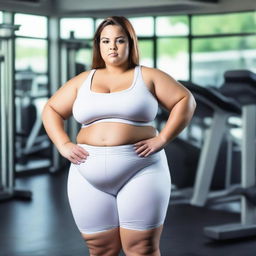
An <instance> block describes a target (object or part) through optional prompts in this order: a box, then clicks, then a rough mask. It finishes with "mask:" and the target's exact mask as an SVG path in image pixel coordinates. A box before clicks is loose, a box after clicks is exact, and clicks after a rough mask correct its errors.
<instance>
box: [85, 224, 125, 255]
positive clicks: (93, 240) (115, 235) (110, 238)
mask: <svg viewBox="0 0 256 256" xmlns="http://www.w3.org/2000/svg"><path fill="white" fill-rule="evenodd" d="M82 237H83V238H84V240H85V242H86V245H87V246H88V249H89V252H90V255H91V256H94V255H95V256H96V255H97V256H118V254H119V252H120V250H121V247H122V246H121V240H120V235H119V228H115V229H111V230H108V231H103V232H99V233H95V234H82Z"/></svg>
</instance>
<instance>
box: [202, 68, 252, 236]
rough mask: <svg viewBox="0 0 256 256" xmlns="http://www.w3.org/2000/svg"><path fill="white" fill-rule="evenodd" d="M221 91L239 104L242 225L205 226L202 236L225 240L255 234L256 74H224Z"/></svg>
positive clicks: (241, 71) (236, 71)
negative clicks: (240, 119) (240, 110)
mask: <svg viewBox="0 0 256 256" xmlns="http://www.w3.org/2000/svg"><path fill="white" fill-rule="evenodd" d="M224 78H225V82H224V84H223V86H222V87H221V88H220V90H221V92H222V93H223V94H224V95H226V96H228V97H233V98H235V99H236V100H237V101H239V103H240V104H241V105H242V132H243V137H242V165H241V178H242V182H241V183H242V184H241V185H242V188H241V189H240V190H239V189H238V190H237V191H235V193H238V192H240V193H241V223H235V224H226V225H220V226H212V227H205V228H204V232H205V235H206V236H208V237H210V238H213V239H216V240H225V239H233V238H241V237H248V236H252V235H256V205H255V196H256V174H255V168H256V164H255V158H256V74H254V73H253V72H251V71H248V70H230V71H227V72H225V74H224Z"/></svg>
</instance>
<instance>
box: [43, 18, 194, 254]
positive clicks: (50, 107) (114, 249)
mask: <svg viewBox="0 0 256 256" xmlns="http://www.w3.org/2000/svg"><path fill="white" fill-rule="evenodd" d="M93 44H94V47H93V62H92V69H91V70H89V71H85V72H82V73H81V74H79V75H77V76H75V77H74V78H72V79H71V80H69V81H68V82H66V83H65V84H64V85H63V86H62V87H61V88H60V89H59V90H58V91H57V92H56V93H55V94H54V95H53V96H52V97H51V98H50V99H49V101H48V102H47V104H46V106H45V108H44V111H43V115H42V117H43V123H44V126H45V129H46V131H47V133H48V135H49V137H50V138H51V140H52V141H53V143H54V144H55V145H56V147H57V149H58V150H59V152H60V153H61V155H62V156H64V157H66V158H67V159H69V160H70V161H71V166H70V169H69V176H68V198H69V203H70V207H71V210H72V213H73V217H74V220H75V223H76V225H77V227H78V229H79V231H80V232H81V234H82V236H83V238H84V239H85V241H86V244H87V246H88V248H89V251H90V255H91V256H96V255H97V256H100V255H104V256H117V255H118V253H119V252H120V250H121V248H123V251H124V253H125V255H127V256H135V255H136V256H139V255H150V256H158V255H160V250H159V244H160V237H161V232H162V229H163V224H164V220H165V217H166V212H167V209H168V204H169V198H170V192H171V179H170V172H169V168H168V164H167V159H166V155H165V151H164V147H165V146H166V145H167V143H169V142H170V141H171V140H173V138H175V137H176V136H177V135H178V134H179V133H180V132H181V131H182V130H183V129H184V127H185V126H186V125H187V124H188V122H189V121H190V120H191V118H192V115H193V112H194V109H195V105H196V104H195V100H194V98H193V96H192V95H191V93H190V92H189V91H188V90H187V89H186V88H185V87H183V86H182V85H181V84H179V83H178V82H176V81H175V80H174V79H173V78H172V77H170V76H169V75H168V74H166V73H164V72H162V71H160V70H158V69H155V68H149V67H144V66H140V65H139V57H138V47H137V38H136V35H135V32H134V29H133V27H132V25H131V23H130V22H129V21H128V20H127V19H126V18H125V17H120V16H112V17H109V18H106V19H105V20H104V21H102V23H101V24H100V25H99V27H98V29H97V31H96V33H95V36H94V42H93ZM158 104H161V105H162V106H163V107H164V108H165V109H167V110H168V111H169V112H170V116H169V118H168V120H167V122H166V124H165V126H164V128H163V129H162V130H161V131H157V130H156V129H155V128H154V126H152V121H153V120H154V119H155V117H156V115H157V110H158ZM72 114H73V116H74V118H75V119H76V120H77V121H78V122H79V123H81V124H82V126H81V129H80V131H79V133H78V135H77V141H76V142H75V143H74V142H71V141H70V138H69V137H68V135H67V133H66V132H65V130H64V125H63V123H64V120H66V119H68V118H69V117H70V116H71V115H72Z"/></svg>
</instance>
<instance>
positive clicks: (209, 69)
mask: <svg viewBox="0 0 256 256" xmlns="http://www.w3.org/2000/svg"><path fill="white" fill-rule="evenodd" d="M255 15H256V12H244V13H231V14H218V15H195V16H193V17H192V32H193V40H192V80H193V82H195V83H198V84H199V85H202V86H207V85H211V86H216V87H219V86H221V84H222V83H223V74H224V72H225V71H227V70H231V69H248V70H251V71H253V72H256V65H255V63H256V47H255V45H256V37H255V32H256V19H255V17H256V16H255Z"/></svg>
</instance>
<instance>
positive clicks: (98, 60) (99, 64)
mask: <svg viewBox="0 0 256 256" xmlns="http://www.w3.org/2000/svg"><path fill="white" fill-rule="evenodd" d="M108 25H117V26H120V27H121V28H122V29H123V31H124V33H125V34H126V35H127V37H128V42H129V56H128V68H133V67H135V66H137V65H139V51H138V40H137V36H136V34H135V31H134V28H133V26H132V24H131V23H130V21H129V20H128V19H127V18H125V17H123V16H111V17H108V18H106V19H104V20H103V21H102V22H101V23H100V25H99V26H98V28H97V30H96V32H95V35H94V38H93V59H92V68H93V69H95V68H104V67H105V66H106V65H105V62H104V60H103V59H102V57H101V54H100V34H101V32H102V30H103V29H104V28H105V27H106V26H108Z"/></svg>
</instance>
